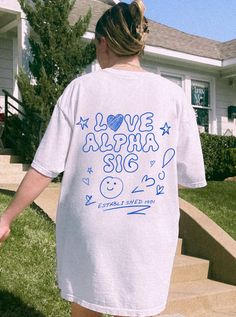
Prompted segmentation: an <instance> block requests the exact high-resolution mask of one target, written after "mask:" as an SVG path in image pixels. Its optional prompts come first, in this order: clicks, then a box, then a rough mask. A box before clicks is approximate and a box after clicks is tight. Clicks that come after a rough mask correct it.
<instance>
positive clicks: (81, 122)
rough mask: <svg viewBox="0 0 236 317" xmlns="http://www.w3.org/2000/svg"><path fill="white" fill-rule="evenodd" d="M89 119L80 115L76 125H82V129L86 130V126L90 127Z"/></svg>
mask: <svg viewBox="0 0 236 317" xmlns="http://www.w3.org/2000/svg"><path fill="white" fill-rule="evenodd" d="M88 121H89V118H88V119H83V118H82V117H80V121H79V122H77V123H76V125H80V126H81V128H82V130H84V127H86V128H88Z"/></svg>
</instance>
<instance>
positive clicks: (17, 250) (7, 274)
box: [0, 193, 70, 317]
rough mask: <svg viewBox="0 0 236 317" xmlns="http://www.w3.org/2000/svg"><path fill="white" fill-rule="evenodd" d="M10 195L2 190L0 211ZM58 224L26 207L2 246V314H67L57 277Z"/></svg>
mask: <svg viewBox="0 0 236 317" xmlns="http://www.w3.org/2000/svg"><path fill="white" fill-rule="evenodd" d="M9 199H10V197H8V196H6V195H2V194H1V193H0V210H1V211H2V210H3V209H4V208H5V207H6V205H7V204H8V202H9ZM55 254H56V250H55V224H54V223H53V222H52V221H51V220H50V219H49V218H47V217H45V216H44V215H43V214H42V212H41V211H39V210H37V209H35V208H27V209H26V210H25V211H24V212H23V213H22V214H21V215H20V216H19V217H18V218H17V219H16V220H15V222H14V224H13V226H12V230H11V235H10V237H9V239H8V240H7V241H6V242H5V243H4V244H3V245H2V246H1V247H0V298H1V300H0V316H1V317H3V316H11V317H19V316H25V317H26V316H30V317H55V316H57V317H66V316H68V317H69V316H70V305H69V303H67V302H66V301H64V300H62V299H61V298H60V295H59V290H58V289H57V286H56V276H55V266H56V265H55V261H56V255H55Z"/></svg>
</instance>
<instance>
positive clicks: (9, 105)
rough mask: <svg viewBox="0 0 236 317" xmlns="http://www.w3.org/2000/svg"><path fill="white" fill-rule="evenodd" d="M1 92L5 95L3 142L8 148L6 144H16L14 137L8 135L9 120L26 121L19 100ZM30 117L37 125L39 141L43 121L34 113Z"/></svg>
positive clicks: (22, 106)
mask: <svg viewBox="0 0 236 317" xmlns="http://www.w3.org/2000/svg"><path fill="white" fill-rule="evenodd" d="M2 91H3V93H4V95H5V114H4V138H3V142H4V145H5V146H8V144H14V142H16V139H15V136H12V135H10V133H9V125H10V120H11V118H12V117H13V116H17V117H18V118H19V119H21V120H24V119H27V114H26V113H25V111H24V105H23V103H22V102H21V101H20V100H18V99H17V98H16V97H14V96H13V95H12V94H10V93H9V92H8V91H7V90H5V89H3V90H2ZM19 108H20V109H19ZM31 115H32V116H33V118H34V120H35V121H36V122H37V123H38V140H39V141H40V140H41V139H42V127H43V123H44V121H45V120H44V119H43V118H42V117H41V116H40V115H39V114H37V113H35V112H33V113H32V114H31ZM22 133H23V132H22ZM16 135H17V133H16ZM26 137H27V136H26Z"/></svg>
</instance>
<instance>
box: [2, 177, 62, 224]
mask: <svg viewBox="0 0 236 317" xmlns="http://www.w3.org/2000/svg"><path fill="white" fill-rule="evenodd" d="M17 187H18V185H16V184H1V183H0V188H1V189H6V190H11V191H16V190H17ZM59 195H60V183H51V184H50V185H49V186H48V187H47V188H46V189H45V190H44V191H43V192H42V193H41V194H40V196H39V197H38V198H37V199H36V200H35V204H36V205H38V206H39V207H40V208H41V209H43V211H44V212H45V213H46V214H48V216H49V217H50V218H51V219H52V220H53V221H54V222H55V221H56V210H57V202H58V199H59Z"/></svg>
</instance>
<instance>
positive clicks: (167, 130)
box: [160, 122, 171, 135]
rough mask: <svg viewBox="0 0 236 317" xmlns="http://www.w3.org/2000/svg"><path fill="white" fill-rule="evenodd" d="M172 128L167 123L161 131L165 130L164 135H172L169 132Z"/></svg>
mask: <svg viewBox="0 0 236 317" xmlns="http://www.w3.org/2000/svg"><path fill="white" fill-rule="evenodd" d="M170 128H171V126H169V125H168V123H167V122H166V123H165V125H164V127H162V128H160V130H163V132H162V135H165V134H166V133H167V134H170V131H169V130H170Z"/></svg>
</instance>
